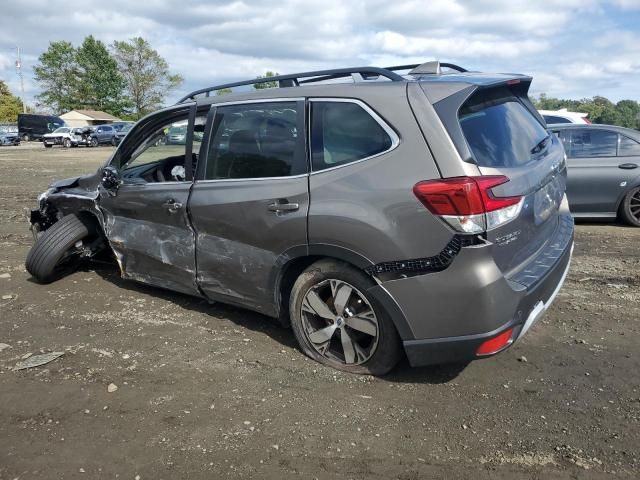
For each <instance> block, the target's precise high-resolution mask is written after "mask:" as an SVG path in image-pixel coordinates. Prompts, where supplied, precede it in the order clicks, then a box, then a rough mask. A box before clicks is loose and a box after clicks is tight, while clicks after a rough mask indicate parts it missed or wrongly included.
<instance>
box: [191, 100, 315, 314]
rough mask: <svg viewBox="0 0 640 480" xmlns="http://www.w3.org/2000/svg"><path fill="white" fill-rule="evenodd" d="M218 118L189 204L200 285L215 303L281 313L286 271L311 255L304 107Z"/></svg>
mask: <svg viewBox="0 0 640 480" xmlns="http://www.w3.org/2000/svg"><path fill="white" fill-rule="evenodd" d="M211 115H213V116H214V119H213V127H212V130H211V134H210V138H209V139H208V150H207V152H208V153H207V160H206V165H205V164H202V165H201V168H200V169H199V170H198V180H197V181H196V182H195V184H194V187H193V192H192V194H191V198H190V200H189V213H190V217H191V221H192V224H193V227H194V229H195V232H196V251H197V279H198V285H199V286H200V288H201V289H202V290H203V291H204V292H205V294H206V295H207V296H209V297H210V298H212V299H219V300H221V301H225V302H228V303H236V304H241V305H243V306H246V307H249V308H253V309H255V310H258V311H261V312H263V313H266V314H274V313H275V309H274V305H275V300H276V295H275V292H274V286H275V284H276V278H277V273H278V270H279V267H280V266H281V265H282V264H283V263H284V262H285V261H286V259H287V254H288V253H291V252H293V251H296V250H298V251H300V250H302V251H303V252H304V253H306V251H307V212H308V209H309V188H308V162H307V158H306V154H305V140H304V133H303V132H304V131H305V129H304V124H305V122H304V101H303V100H302V99H286V100H285V99H274V100H268V101H255V102H240V103H236V104H233V103H228V104H221V105H218V106H217V107H214V110H213V111H212V113H211Z"/></svg>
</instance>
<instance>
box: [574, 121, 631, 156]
mask: <svg viewBox="0 0 640 480" xmlns="http://www.w3.org/2000/svg"><path fill="white" fill-rule="evenodd" d="M617 145H618V134H617V133H615V132H611V131H609V130H596V129H593V130H592V129H586V128H582V129H576V130H572V131H571V148H570V150H569V151H568V152H567V155H568V156H569V157H615V156H616V149H617Z"/></svg>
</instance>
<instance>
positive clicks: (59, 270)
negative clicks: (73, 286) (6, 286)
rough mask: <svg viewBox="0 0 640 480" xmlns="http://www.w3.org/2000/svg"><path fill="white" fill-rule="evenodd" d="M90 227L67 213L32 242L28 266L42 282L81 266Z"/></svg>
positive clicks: (50, 280) (26, 263)
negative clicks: (84, 243)
mask: <svg viewBox="0 0 640 480" xmlns="http://www.w3.org/2000/svg"><path fill="white" fill-rule="evenodd" d="M88 236H89V229H88V228H87V226H86V225H85V224H84V223H83V222H82V220H80V218H78V217H77V216H76V215H67V216H65V217H62V219H60V220H59V221H58V222H56V223H54V224H53V225H52V226H51V227H50V228H49V229H48V230H46V231H44V232H43V233H42V234H41V235H40V236H39V237H38V238H37V240H36V242H35V243H34V244H33V247H31V250H30V251H29V254H28V255H27V260H26V262H25V266H26V268H27V271H28V272H29V273H30V274H31V275H32V276H33V278H35V279H36V280H37V281H38V282H39V283H51V282H53V281H54V280H57V279H58V278H61V277H63V276H64V275H66V274H68V273H71V272H72V271H73V270H75V269H76V268H77V267H78V264H79V263H80V260H81V258H82V255H83V253H84V248H83V244H82V241H83V240H84V239H85V238H87V237H88Z"/></svg>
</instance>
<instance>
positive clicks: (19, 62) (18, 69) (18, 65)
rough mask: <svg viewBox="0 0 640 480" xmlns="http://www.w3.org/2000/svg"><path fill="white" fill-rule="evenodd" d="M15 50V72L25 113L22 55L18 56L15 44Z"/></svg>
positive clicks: (17, 48)
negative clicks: (16, 57) (18, 79)
mask: <svg viewBox="0 0 640 480" xmlns="http://www.w3.org/2000/svg"><path fill="white" fill-rule="evenodd" d="M16 50H17V51H18V59H17V60H16V73H17V74H18V77H19V78H20V95H21V97H20V100H22V111H23V113H27V103H26V102H25V100H24V76H23V75H22V57H21V56H20V47H19V46H16Z"/></svg>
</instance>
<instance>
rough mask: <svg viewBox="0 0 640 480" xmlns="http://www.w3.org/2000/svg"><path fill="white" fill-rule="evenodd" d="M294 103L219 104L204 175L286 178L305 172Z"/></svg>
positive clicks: (302, 146)
mask: <svg viewBox="0 0 640 480" xmlns="http://www.w3.org/2000/svg"><path fill="white" fill-rule="evenodd" d="M297 122H298V111H297V105H296V102H273V103H272V102H265V103H254V104H243V105H228V106H222V107H218V108H217V109H216V115H215V120H214V126H213V134H212V139H211V143H210V147H209V157H208V160H207V171H206V176H205V178H206V179H208V180H213V179H226V178H268V177H286V176H290V175H298V174H301V173H304V172H306V170H307V168H306V160H305V156H304V138H303V137H302V135H301V134H300V133H299V132H298V127H297Z"/></svg>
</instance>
